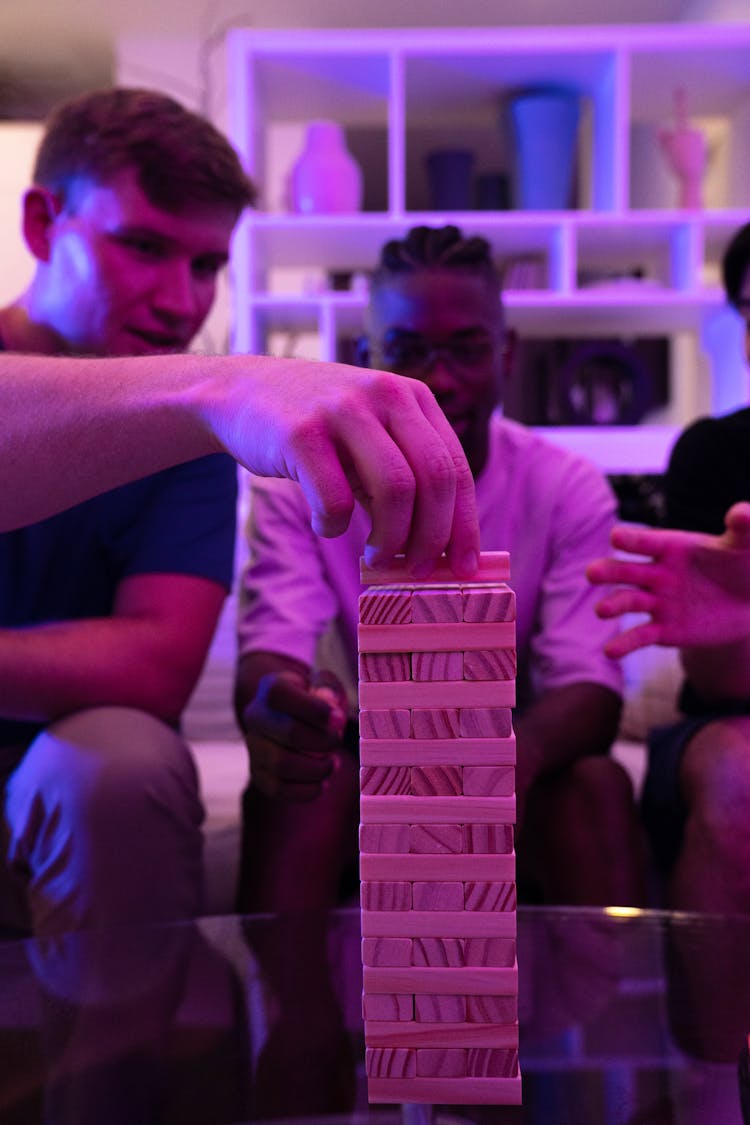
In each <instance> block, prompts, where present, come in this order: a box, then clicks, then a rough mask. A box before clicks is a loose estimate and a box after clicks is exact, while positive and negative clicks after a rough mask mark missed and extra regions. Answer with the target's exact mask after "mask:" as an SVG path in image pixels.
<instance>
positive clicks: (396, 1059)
mask: <svg viewBox="0 0 750 1125" xmlns="http://www.w3.org/2000/svg"><path fill="white" fill-rule="evenodd" d="M479 1049H480V1050H481V1048H479ZM475 1050H476V1048H475ZM365 1071H366V1073H367V1075H368V1077H369V1078H415V1077H416V1073H417V1052H416V1051H413V1050H410V1049H409V1048H408V1047H367V1048H366V1049H365Z"/></svg>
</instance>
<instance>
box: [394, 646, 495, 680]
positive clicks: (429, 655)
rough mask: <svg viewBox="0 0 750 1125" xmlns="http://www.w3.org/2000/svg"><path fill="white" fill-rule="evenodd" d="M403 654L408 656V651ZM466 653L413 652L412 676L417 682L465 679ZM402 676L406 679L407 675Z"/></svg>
mask: <svg viewBox="0 0 750 1125" xmlns="http://www.w3.org/2000/svg"><path fill="white" fill-rule="evenodd" d="M373 655H377V654H373ZM402 655H403V656H406V653H403V654H402ZM464 655H465V654H464V653H463V652H413V653H412V654H411V678H412V680H414V681H416V682H421V681H424V680H463V679H464ZM395 678H396V677H395V676H394V679H395ZM402 678H403V679H406V678H407V677H406V676H404V677H402ZM477 678H478V677H477Z"/></svg>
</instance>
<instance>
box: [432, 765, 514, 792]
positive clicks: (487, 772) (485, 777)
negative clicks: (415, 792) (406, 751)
mask: <svg viewBox="0 0 750 1125" xmlns="http://www.w3.org/2000/svg"><path fill="white" fill-rule="evenodd" d="M412 772H413V771H412ZM462 776H463V791H464V795H465V796H467V797H510V796H512V795H513V794H514V793H515V791H516V771H515V768H514V767H513V766H464V767H463V770H462ZM412 786H413V780H412Z"/></svg>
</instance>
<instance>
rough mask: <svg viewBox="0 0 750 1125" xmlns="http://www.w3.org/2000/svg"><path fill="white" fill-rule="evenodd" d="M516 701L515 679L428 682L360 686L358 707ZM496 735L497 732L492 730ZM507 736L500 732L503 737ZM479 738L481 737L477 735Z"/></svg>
mask: <svg viewBox="0 0 750 1125" xmlns="http://www.w3.org/2000/svg"><path fill="white" fill-rule="evenodd" d="M515 702H516V684H515V680H498V681H496V682H495V681H492V682H487V681H485V680H476V681H472V680H430V681H426V682H424V683H417V682H415V681H414V680H410V681H409V682H408V683H396V682H394V683H387V684H377V683H361V684H360V685H359V705H360V707H370V708H375V709H380V708H384V707H389V708H404V707H411V708H412V709H415V708H417V707H440V708H445V707H462V708H464V707H485V708H493V709H495V708H501V707H513V705H514V704H515ZM491 734H492V735H499V734H500V732H499V731H492V732H491ZM505 734H510V731H509V730H507V731H504V732H503V735H505ZM480 737H482V735H480Z"/></svg>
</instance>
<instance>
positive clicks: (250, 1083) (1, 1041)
mask: <svg viewBox="0 0 750 1125" xmlns="http://www.w3.org/2000/svg"><path fill="white" fill-rule="evenodd" d="M749 959H750V919H748V918H743V917H731V918H723V917H715V916H705V915H687V914H668V913H661V912H651V911H641V912H632V911H620V910H598V909H573V908H544V907H521V908H519V911H518V970H519V1024H520V1059H521V1072H522V1078H523V1104H522V1105H521V1106H514V1107H509V1106H507V1107H503V1106H476V1107H473V1106H465V1105H464V1106H435V1107H431V1106H427V1105H405V1106H395V1105H391V1106H386V1105H368V1101H367V1080H366V1075H365V1067H364V1057H365V1045H364V1032H363V1025H362V1018H361V990H362V970H361V962H360V926H359V912H358V910H356V909H348V910H338V911H332V912H330V913H327V914H320V915H318V914H298V915H288V916H284V917H223V918H204V919H200V920H198V921H196V922H194V923H186V924H180V925H173V926H167V927H154V928H153V929H143V928H139V929H136V928H133V929H131V930H127V929H126V930H122V931H118V932H117V933H111V934H103V935H82V934H78V935H66V936H64V937H61V938H58V939H55V940H48V941H5V942H0V1122H2V1123H3V1125H42V1123H43V1125H94V1123H95V1125H121V1123H122V1125H126V1123H127V1125H146V1123H148V1125H151V1123H158V1125H244V1123H245V1122H262V1121H275V1122H286V1123H291V1122H303V1121H315V1122H318V1123H319V1125H367V1123H370V1122H372V1123H373V1125H465V1123H474V1125H485V1123H487V1125H490V1123H492V1125H495V1123H497V1125H742V1122H743V1116H742V1108H741V1107H742V1096H743V1088H744V1081H743V1080H744V1076H745V1074H746V1060H745V1059H742V1061H741V1056H743V1052H744V1054H746V1046H747V1038H748V1033H749V1032H750V972H748V961H749ZM746 1112H747V1113H748V1121H750V1111H749V1110H748V1109H746Z"/></svg>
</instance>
